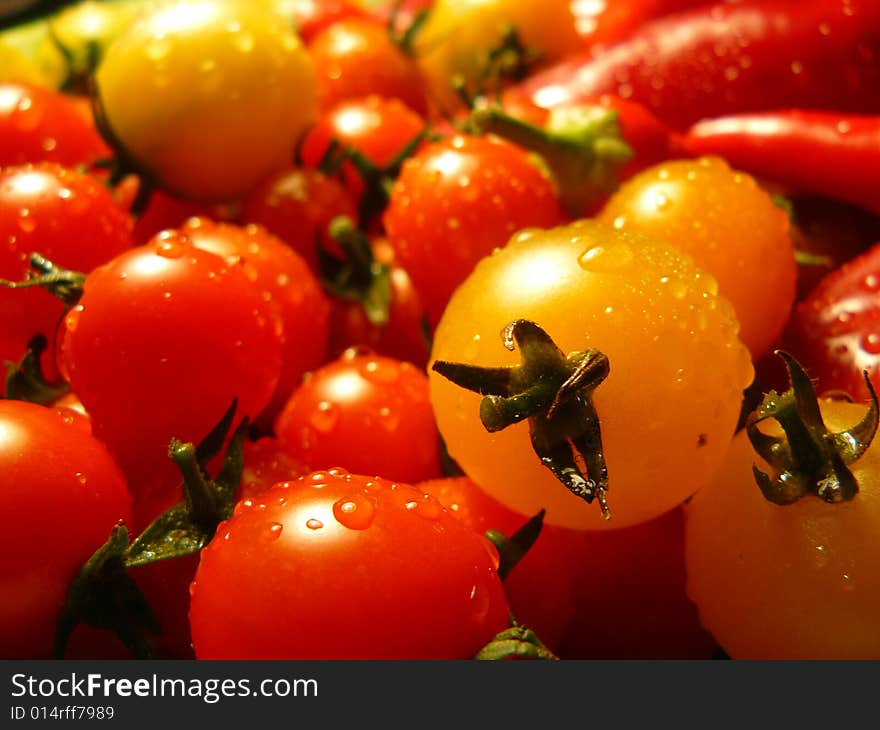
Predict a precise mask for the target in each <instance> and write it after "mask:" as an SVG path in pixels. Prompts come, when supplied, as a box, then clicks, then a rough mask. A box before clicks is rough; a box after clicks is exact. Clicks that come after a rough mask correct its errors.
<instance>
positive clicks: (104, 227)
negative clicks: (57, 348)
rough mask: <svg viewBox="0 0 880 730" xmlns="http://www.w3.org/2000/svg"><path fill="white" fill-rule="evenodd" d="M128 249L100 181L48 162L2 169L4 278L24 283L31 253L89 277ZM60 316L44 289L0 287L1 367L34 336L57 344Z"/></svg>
mask: <svg viewBox="0 0 880 730" xmlns="http://www.w3.org/2000/svg"><path fill="white" fill-rule="evenodd" d="M131 245H132V220H131V217H130V216H129V215H128V213H127V212H126V211H125V210H123V209H122V208H121V207H120V206H119V205H118V204H117V203H116V201H115V200H114V199H113V196H112V195H111V193H110V192H109V191H108V190H107V189H106V188H104V187H103V186H102V185H101V183H100V182H98V181H97V180H96V179H94V178H92V177H90V176H88V175H85V174H83V173H80V172H76V171H75V170H72V169H69V168H66V167H62V166H60V165H58V164H55V163H50V162H43V163H39V164H36V165H15V166H10V167H6V168H0V278H3V279H8V280H11V281H21V280H23V279H24V278H25V276H26V274H27V272H28V271H30V266H29V259H30V255H31V253H34V252H37V253H40V254H42V255H43V256H45V257H47V258H49V259H50V260H52V261H54V262H55V263H57V264H58V265H59V266H62V267H63V268H66V269H72V270H75V271H82V272H88V271H91V270H92V269H93V268H95V267H96V266H98V265H99V264H103V263H104V262H105V261H109V260H110V259H111V258H113V257H114V256H116V255H117V254H120V253H122V252H123V251H125V250H126V249H128V248H130V247H131ZM63 312H64V307H63V305H62V303H61V302H60V301H59V300H57V299H56V298H55V297H54V296H52V295H51V294H49V293H47V292H45V291H42V290H40V289H36V288H34V289H19V290H11V289H6V288H5V287H0V362H2V361H3V360H10V361H12V362H18V361H19V360H20V359H21V357H22V355H23V354H24V352H25V347H26V346H27V343H28V341H29V340H30V338H31V337H32V336H33V335H34V334H37V333H42V334H44V335H45V336H46V337H47V339H48V340H49V342H50V343H53V342H54V334H55V328H56V325H57V323H58V321H59V319H60V318H61V316H62V314H63ZM46 361H47V362H46V365H47V366H48V367H47V371H48V372H51V371H52V357H51V355H50V356H48V357H47V358H46ZM3 390H4V388H3V386H2V385H0V392H3Z"/></svg>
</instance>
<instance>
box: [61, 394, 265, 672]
mask: <svg viewBox="0 0 880 730" xmlns="http://www.w3.org/2000/svg"><path fill="white" fill-rule="evenodd" d="M236 407H237V402H233V404H232V406H230V408H229V409H228V410H227V411H226V413H225V414H224V415H223V418H222V419H221V420H220V422H219V423H218V424H217V425H216V426H215V427H214V428H213V429H212V430H211V433H209V434H208V435H207V436H206V437H205V438H204V439H203V440H202V441H201V442H200V443H199V445H198V446H195V445H193V444H191V443H183V442H180V441H178V440H177V439H172V440H171V444H170V446H169V450H168V451H169V457H170V458H171V459H172V460H173V461H174V462H175V463H176V464H177V466H178V468H179V469H180V472H181V474H182V477H183V480H182V492H183V501H181V502H180V503H178V504H176V505H174V506H172V507H171V508H170V509H168V510H167V511H165V512H164V513H162V514H161V515H159V517H157V518H156V519H155V520H154V521H153V522H152V523H151V524H150V525H149V526H148V527H147V528H146V529H145V530H144V531H143V532H142V533H141V534H140V535H138V536H137V537H136V538H135V539H134V540H131V541H130V536H129V532H128V529H127V528H126V527H125V525H124V524H121V523H120V524H118V525H116V526H114V528H113V530H112V531H111V533H110V537H109V539H108V540H107V542H106V543H105V544H104V545H103V546H101V547H100V548H99V549H98V550H97V551H96V552H95V554H94V555H93V556H92V557H91V558H90V559H89V560H88V561H87V562H86V563H85V565H84V566H83V567H82V568H81V569H80V571H79V573H78V574H77V575H76V577H75V578H74V580H73V582H72V584H71V586H70V588H69V590H68V594H67V600H66V603H65V606H64V609H63V611H62V613H61V616H60V618H59V621H58V626H57V629H56V637H55V649H54V654H55V658H59V659H60V658H62V657H63V656H64V651H65V648H66V645H67V641H68V639H69V637H70V634H71V633H72V632H73V630H74V629H75V628H76V626H77V625H78V624H80V623H87V624H89V625H90V626H94V627H96V628H101V629H107V630H110V631H113V632H114V633H116V635H117V636H118V637H119V638H120V639H121V640H122V642H123V643H124V644H125V645H126V646H127V647H128V648H129V650H130V651H131V652H132V654H133V655H134V656H135V657H136V658H151V657H152V656H153V651H152V648H151V646H150V642H149V640H148V638H147V635H149V634H158V633H160V632H161V627H160V626H159V625H158V622H157V621H156V618H155V616H154V615H153V613H152V611H151V609H150V606H149V605H148V603H147V601H146V599H145V598H144V597H143V594H142V593H141V592H140V589H139V588H138V587H137V584H136V583H135V581H134V579H133V578H132V577H131V576H130V575H129V573H128V571H129V570H130V569H132V568H137V567H140V566H144V565H150V564H152V563H157V562H159V561H162V560H171V559H174V558H182V557H185V556H187V555H194V554H197V553H198V552H199V551H200V550H201V549H202V548H203V547H204V546H205V545H207V544H208V542H209V541H210V540H211V538H212V537H213V536H214V532H215V531H216V529H217V525H219V524H220V522H222V521H223V520H225V519H228V518H229V517H231V516H232V509H233V506H234V504H235V493H236V491H237V489H238V485H239V483H240V481H241V474H242V470H243V467H244V463H243V457H242V447H243V443H244V438H245V435H246V434H247V429H248V420H247V419H246V418H244V419H242V421H241V423H240V424H239V426H238V427H237V428H236V429H235V431H234V432H233V433H232V435H231V436H230V437H229V442H228V445H227V447H226V452H225V456H224V460H223V464H222V466H221V467H220V470H219V471H218V473H217V474H216V475H215V476H214V477H213V478H211V477H210V476H209V475H208V473H207V471H206V470H205V464H207V463H208V462H209V461H210V460H211V459H213V458H214V457H215V456H216V455H217V454H219V453H220V450H221V449H222V448H223V444H224V442H226V437H227V435H228V434H229V429H230V427H231V426H232V422H233V419H234V417H235V410H236Z"/></svg>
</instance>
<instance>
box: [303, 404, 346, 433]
mask: <svg viewBox="0 0 880 730" xmlns="http://www.w3.org/2000/svg"><path fill="white" fill-rule="evenodd" d="M338 422H339V408H338V406H336V405H335V404H333V403H331V402H330V401H327V400H322V401H321V402H320V403H318V405H317V407H316V408H315V410H314V411H313V412H312V415H311V417H310V418H309V423H311V424H312V426H314V427H315V430H316V431H319V432H320V433H329V432H330V431H332V430H333V429H334V428H336V424H337V423H338Z"/></svg>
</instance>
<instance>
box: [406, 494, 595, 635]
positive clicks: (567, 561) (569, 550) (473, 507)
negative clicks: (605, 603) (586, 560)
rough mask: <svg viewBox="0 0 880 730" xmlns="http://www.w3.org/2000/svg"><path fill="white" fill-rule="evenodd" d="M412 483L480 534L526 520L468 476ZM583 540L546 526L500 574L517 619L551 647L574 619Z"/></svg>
mask: <svg viewBox="0 0 880 730" xmlns="http://www.w3.org/2000/svg"><path fill="white" fill-rule="evenodd" d="M416 488H418V489H420V490H421V491H423V492H424V493H425V494H428V495H430V496H432V497H434V498H435V499H436V500H437V501H438V502H440V504H442V505H443V506H444V507H446V509H448V510H449V511H450V512H452V514H454V515H455V516H456V517H458V519H460V520H461V521H462V522H464V524H466V525H467V526H468V527H470V528H471V529H472V530H474V532H476V533H478V534H480V535H485V534H486V532H487V531H488V530H500V531H501V532H503V533H504V534H505V535H506V536H507V537H510V536H512V535H513V533H514V532H516V531H517V530H518V529H519V528H520V527H522V526H523V524H524V523H525V518H524V517H523V516H522V515H520V514H519V513H517V512H514V511H513V510H511V509H508V508H507V507H505V506H504V505H503V504H501V503H500V502H498V501H497V500H495V499H493V498H492V497H490V496H489V495H488V494H486V493H485V492H484V491H483V490H482V489H480V487H479V486H477V484H476V483H475V482H474V481H473V480H472V479H469V478H468V477H449V478H442V479H430V480H428V481H425V482H419V483H418V484H417V485H416ZM581 543H582V539H581V533H580V532H578V531H575V530H568V529H566V528H564V527H556V526H554V525H545V526H543V527H542V528H541V533H540V534H539V535H538V539H537V540H536V541H535V543H534V545H532V547H531V548H529V551H528V552H527V553H526V554H525V556H524V557H523V558H522V559H521V560H520V561H519V562H518V563H517V564H516V566H514V568H513V570H511V571H510V573H508V575H507V577H506V578H505V579H504V594H505V595H506V596H507V601H508V603H509V604H510V609H511V611H512V612H513V615H514V616H515V617H516V619H517V621H519V622H521V623H522V624H524V625H526V626H528V627H529V628H530V629H531V630H532V631H534V632H535V633H536V634H537V635H538V638H540V639H541V641H542V642H543V643H544V644H545V645H546V646H548V647H549V648H550V649H551V650H554V651H555V650H558V648H559V644H560V642H561V641H562V638H563V636H564V635H565V633H566V630H567V629H568V626H569V623H570V622H571V621H572V619H573V618H574V599H573V594H574V585H573V578H574V574H575V566H574V563H573V561H574V560H575V556H574V549H575V548H577V547H579V546H580V544H581Z"/></svg>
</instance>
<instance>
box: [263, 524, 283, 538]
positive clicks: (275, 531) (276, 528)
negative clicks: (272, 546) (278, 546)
mask: <svg viewBox="0 0 880 730" xmlns="http://www.w3.org/2000/svg"><path fill="white" fill-rule="evenodd" d="M283 529H284V525H282V524H281V523H280V522H272V523H270V524H269V527H268V529H267V530H266V531H265V532H264V533H263V534H262V535H261V537H262V539H263V541H264V542H275V541H276V540H277V539H278V538H279V537H281V531H282V530H283Z"/></svg>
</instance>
